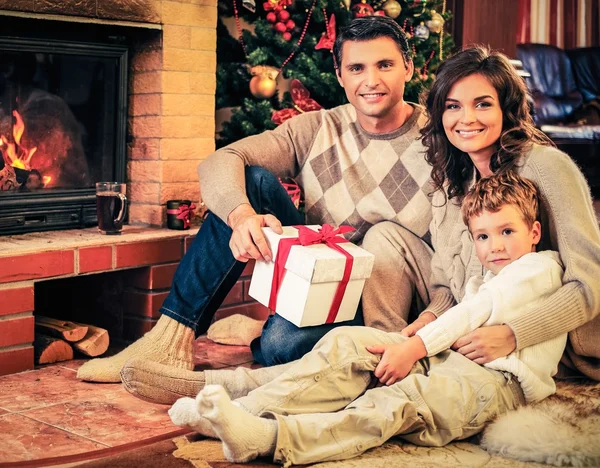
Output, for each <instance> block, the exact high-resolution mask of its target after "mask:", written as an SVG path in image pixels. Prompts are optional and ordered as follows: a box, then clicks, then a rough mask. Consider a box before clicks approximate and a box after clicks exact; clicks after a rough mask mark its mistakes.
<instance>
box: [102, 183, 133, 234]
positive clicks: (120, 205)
mask: <svg viewBox="0 0 600 468" xmlns="http://www.w3.org/2000/svg"><path fill="white" fill-rule="evenodd" d="M126 212H127V197H126V196H125V183H123V182H97V183H96V213H97V215H98V230H99V231H100V232H101V233H103V234H108V235H112V234H121V229H123V220H124V219H125V213H126Z"/></svg>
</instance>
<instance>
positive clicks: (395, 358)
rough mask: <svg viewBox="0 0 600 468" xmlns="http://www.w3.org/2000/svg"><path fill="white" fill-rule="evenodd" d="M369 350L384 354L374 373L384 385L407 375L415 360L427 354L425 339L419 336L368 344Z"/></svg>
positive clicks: (393, 382)
mask: <svg viewBox="0 0 600 468" xmlns="http://www.w3.org/2000/svg"><path fill="white" fill-rule="evenodd" d="M367 351H369V352H370V353H373V354H383V356H381V361H379V364H378V365H377V367H376V368H375V372H374V374H375V377H377V378H378V379H379V381H380V382H381V383H382V384H383V385H388V386H389V385H392V384H395V383H396V382H397V381H398V380H402V379H403V378H404V377H406V376H407V375H408V373H409V372H410V371H411V369H412V368H413V366H414V365H415V362H417V361H418V360H419V359H421V358H423V357H425V356H427V350H426V349H425V345H424V344H423V340H421V338H419V337H418V336H415V337H414V338H411V339H409V340H407V341H405V342H403V343H398V344H384V345H377V346H367Z"/></svg>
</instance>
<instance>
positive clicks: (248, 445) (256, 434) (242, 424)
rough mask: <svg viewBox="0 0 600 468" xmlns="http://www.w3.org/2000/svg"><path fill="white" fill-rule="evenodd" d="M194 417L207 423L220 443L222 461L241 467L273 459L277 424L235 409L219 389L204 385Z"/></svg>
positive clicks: (222, 390)
mask: <svg viewBox="0 0 600 468" xmlns="http://www.w3.org/2000/svg"><path fill="white" fill-rule="evenodd" d="M196 403H197V405H198V413H200V415H201V416H204V417H205V418H206V419H208V420H209V421H210V422H211V423H212V426H213V429H214V430H215V432H216V433H217V435H218V436H219V439H221V441H222V442H223V453H224V454H225V458H227V460H229V461H230V462H232V463H245V462H248V461H250V460H254V459H255V458H257V457H261V456H266V455H273V453H275V445H276V443H277V421H274V420H272V419H265V418H259V417H258V416H254V415H253V414H250V413H248V412H247V411H245V410H244V409H242V408H240V407H239V406H237V405H235V404H234V403H233V402H232V401H231V399H230V398H229V395H227V392H226V391H225V389H224V388H223V387H221V386H220V385H207V386H206V387H204V390H202V391H201V392H200V393H198V396H197V397H196Z"/></svg>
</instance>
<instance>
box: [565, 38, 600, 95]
mask: <svg viewBox="0 0 600 468" xmlns="http://www.w3.org/2000/svg"><path fill="white" fill-rule="evenodd" d="M567 55H568V57H569V59H570V60H571V67H572V69H573V74H574V76H575V81H576V83H577V87H578V88H579V91H580V92H581V94H582V96H583V100H584V101H585V102H589V101H591V100H593V99H594V98H597V97H600V47H582V48H579V49H570V50H567Z"/></svg>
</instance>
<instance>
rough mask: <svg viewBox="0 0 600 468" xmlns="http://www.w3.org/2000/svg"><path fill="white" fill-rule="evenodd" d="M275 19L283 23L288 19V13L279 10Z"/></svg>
mask: <svg viewBox="0 0 600 468" xmlns="http://www.w3.org/2000/svg"><path fill="white" fill-rule="evenodd" d="M277 18H279V21H281V22H283V23H285V22H286V21H287V20H289V19H290V12H289V11H287V10H281V11H280V12H279V13H277Z"/></svg>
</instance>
